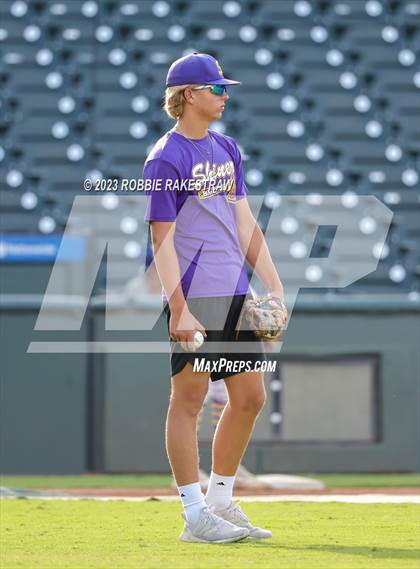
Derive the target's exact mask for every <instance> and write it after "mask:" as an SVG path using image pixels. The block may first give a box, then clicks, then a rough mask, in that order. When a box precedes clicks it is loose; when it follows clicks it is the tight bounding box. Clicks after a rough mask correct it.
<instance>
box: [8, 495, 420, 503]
mask: <svg viewBox="0 0 420 569" xmlns="http://www.w3.org/2000/svg"><path fill="white" fill-rule="evenodd" d="M1 499H2V500H64V501H75V500H95V501H99V502H115V501H119V500H120V501H123V502H148V501H151V500H155V501H162V502H175V501H179V498H178V496H159V495H156V496H60V495H57V496H51V495H49V496H42V495H41V496H36V495H35V496H27V497H22V496H2V497H1ZM238 499H240V501H241V502H342V503H347V504H420V495H419V494H402V495H401V494H352V495H348V494H347V495H346V494H329V495H323V496H304V495H300V494H287V495H273V496H240V498H239V497H238Z"/></svg>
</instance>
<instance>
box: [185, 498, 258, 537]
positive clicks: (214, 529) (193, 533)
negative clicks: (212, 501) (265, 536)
mask: <svg viewBox="0 0 420 569" xmlns="http://www.w3.org/2000/svg"><path fill="white" fill-rule="evenodd" d="M182 517H183V518H184V520H185V525H184V531H183V532H182V533H181V535H180V536H179V539H180V540H181V541H188V542H196V543H229V542H231V541H239V540H241V539H245V538H246V537H248V536H249V530H248V529H247V528H240V527H238V526H236V525H234V524H231V523H230V522H228V521H225V520H223V519H222V518H220V517H219V516H217V515H216V514H214V513H213V512H211V511H210V510H209V508H207V507H206V508H203V509H202V510H201V512H200V517H199V518H198V521H197V523H196V524H194V525H192V524H190V523H189V522H188V521H187V518H186V517H185V514H184V513H183V514H182Z"/></svg>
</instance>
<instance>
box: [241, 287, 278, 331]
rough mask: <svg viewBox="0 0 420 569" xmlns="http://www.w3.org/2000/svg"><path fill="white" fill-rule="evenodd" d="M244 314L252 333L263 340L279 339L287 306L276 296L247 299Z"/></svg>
mask: <svg viewBox="0 0 420 569" xmlns="http://www.w3.org/2000/svg"><path fill="white" fill-rule="evenodd" d="M244 316H245V319H246V320H247V322H248V324H249V327H250V329H251V330H253V331H254V334H255V335H256V336H258V337H259V338H262V339H263V340H279V339H280V338H281V336H282V334H283V332H284V330H285V328H286V325H287V318H288V315H287V308H286V305H285V304H284V302H283V301H282V300H281V299H280V298H278V297H276V296H268V295H267V296H262V297H257V298H254V299H249V300H247V301H246V302H245V305H244Z"/></svg>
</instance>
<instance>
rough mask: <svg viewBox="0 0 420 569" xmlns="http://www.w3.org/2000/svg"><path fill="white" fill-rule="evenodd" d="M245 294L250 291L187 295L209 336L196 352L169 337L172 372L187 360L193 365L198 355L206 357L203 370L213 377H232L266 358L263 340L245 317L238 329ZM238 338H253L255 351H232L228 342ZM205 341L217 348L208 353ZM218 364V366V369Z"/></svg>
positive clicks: (201, 358)
mask: <svg viewBox="0 0 420 569" xmlns="http://www.w3.org/2000/svg"><path fill="white" fill-rule="evenodd" d="M246 298H247V295H245V294H241V295H235V296H233V297H231V296H212V297H203V298H189V299H187V305H188V308H189V310H190V312H191V313H192V315H193V316H195V318H197V320H198V321H199V322H201V324H202V325H203V326H204V327H205V329H206V334H207V337H206V338H205V341H204V344H203V345H202V346H201V348H199V349H198V350H196V351H195V352H186V351H184V350H183V349H182V348H181V345H180V343H179V342H175V341H173V340H172V339H171V340H170V342H171V375H172V376H174V375H176V374H177V373H179V372H180V371H182V369H183V368H184V367H185V365H186V364H187V362H190V363H191V365H192V366H194V360H195V359H196V358H198V359H199V360H200V362H201V364H203V361H205V362H206V363H207V366H206V368H204V369H202V371H209V372H210V378H211V380H212V381H217V380H218V379H224V378H225V377H230V376H232V375H236V374H237V373H243V372H246V371H253V370H254V369H256V368H255V367H254V364H255V362H262V361H266V360H267V356H266V354H265V351H264V343H263V341H262V340H261V339H260V338H257V337H256V336H255V334H254V332H253V331H252V330H250V329H248V330H247V329H246V324H245V323H243V320H245V319H243V320H242V324H241V326H240V330H239V332H238V333H237V331H236V327H237V323H238V320H239V317H240V314H241V310H242V306H243V303H244V301H245V299H246ZM163 307H164V312H165V314H166V319H167V325H168V333H169V319H170V316H171V311H170V308H169V305H168V303H167V302H164V305H163ZM235 341H236V342H252V343H253V346H252V348H253V349H252V351H249V352H248V353H243V352H229V345H226V344H225V343H226V342H227V343H230V342H235ZM206 342H212V343H213V342H214V343H216V349H217V351H216V352H215V351H213V350H212V352H208V353H206V351H205V350H206ZM219 344H220V347H219ZM203 358H204V360H203ZM208 362H210V363H208ZM214 362H217V363H214ZM240 362H243V363H240ZM258 365H260V364H259V363H258V364H257V366H258ZM216 367H217V368H218V369H215V368H216ZM196 371H201V369H196Z"/></svg>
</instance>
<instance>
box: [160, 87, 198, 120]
mask: <svg viewBox="0 0 420 569" xmlns="http://www.w3.org/2000/svg"><path fill="white" fill-rule="evenodd" d="M188 87H191V85H176V86H175V87H167V88H166V90H165V98H164V102H163V110H164V111H165V113H166V114H167V115H168V117H170V118H171V119H175V120H178V119H179V118H180V117H181V116H182V113H183V112H184V104H185V99H184V91H185V89H187V88H188Z"/></svg>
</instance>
